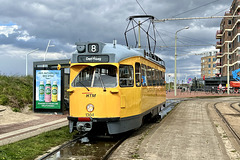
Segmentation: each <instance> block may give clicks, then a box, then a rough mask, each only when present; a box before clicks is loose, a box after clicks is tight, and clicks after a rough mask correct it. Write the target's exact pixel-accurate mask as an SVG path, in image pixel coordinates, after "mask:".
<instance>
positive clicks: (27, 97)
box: [0, 75, 33, 111]
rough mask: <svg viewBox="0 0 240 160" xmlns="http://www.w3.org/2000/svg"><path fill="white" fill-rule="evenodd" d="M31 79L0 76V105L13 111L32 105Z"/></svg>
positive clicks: (28, 77) (30, 77)
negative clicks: (6, 106)
mask: <svg viewBox="0 0 240 160" xmlns="http://www.w3.org/2000/svg"><path fill="white" fill-rule="evenodd" d="M32 97H33V77H32V76H5V75H0V104H1V105H9V106H10V107H12V108H13V110H14V111H20V110H21V109H22V108H23V107H25V106H27V105H29V104H32Z"/></svg>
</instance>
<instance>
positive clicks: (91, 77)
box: [72, 65, 117, 89]
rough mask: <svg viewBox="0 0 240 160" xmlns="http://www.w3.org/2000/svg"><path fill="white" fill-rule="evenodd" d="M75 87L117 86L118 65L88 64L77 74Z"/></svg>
mask: <svg viewBox="0 0 240 160" xmlns="http://www.w3.org/2000/svg"><path fill="white" fill-rule="evenodd" d="M72 86H73V87H85V88H87V87H102V88H103V89H105V88H106V87H108V88H114V87H116V86H117V67H116V66H113V65H98V66H88V67H86V68H84V69H83V70H82V71H80V73H79V74H78V75H77V76H76V78H75V79H74V81H73V82H72Z"/></svg>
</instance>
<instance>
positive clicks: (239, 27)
mask: <svg viewBox="0 0 240 160" xmlns="http://www.w3.org/2000/svg"><path fill="white" fill-rule="evenodd" d="M235 15H240V0H233V2H232V5H231V7H230V11H228V12H226V13H225V16H235ZM216 39H218V42H217V44H216V49H219V53H217V54H216V67H217V68H218V69H219V70H220V74H221V76H227V66H228V55H229V73H230V76H231V75H232V71H233V70H236V69H239V67H240V66H239V65H240V19H239V18H238V17H224V18H223V19H222V21H221V24H220V30H218V31H217V33H216Z"/></svg>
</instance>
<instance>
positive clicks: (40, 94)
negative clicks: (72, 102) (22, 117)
mask: <svg viewBox="0 0 240 160" xmlns="http://www.w3.org/2000/svg"><path fill="white" fill-rule="evenodd" d="M35 85H36V90H35V94H36V101H35V104H36V109H61V70H36V84H35Z"/></svg>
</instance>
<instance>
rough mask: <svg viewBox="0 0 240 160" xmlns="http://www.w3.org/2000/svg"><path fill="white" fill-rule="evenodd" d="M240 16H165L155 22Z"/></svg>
mask: <svg viewBox="0 0 240 160" xmlns="http://www.w3.org/2000/svg"><path fill="white" fill-rule="evenodd" d="M235 17H238V18H239V17H240V15H235V16H210V17H188V18H165V19H157V20H154V22H155V23H159V22H165V21H176V20H192V19H213V18H235Z"/></svg>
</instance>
